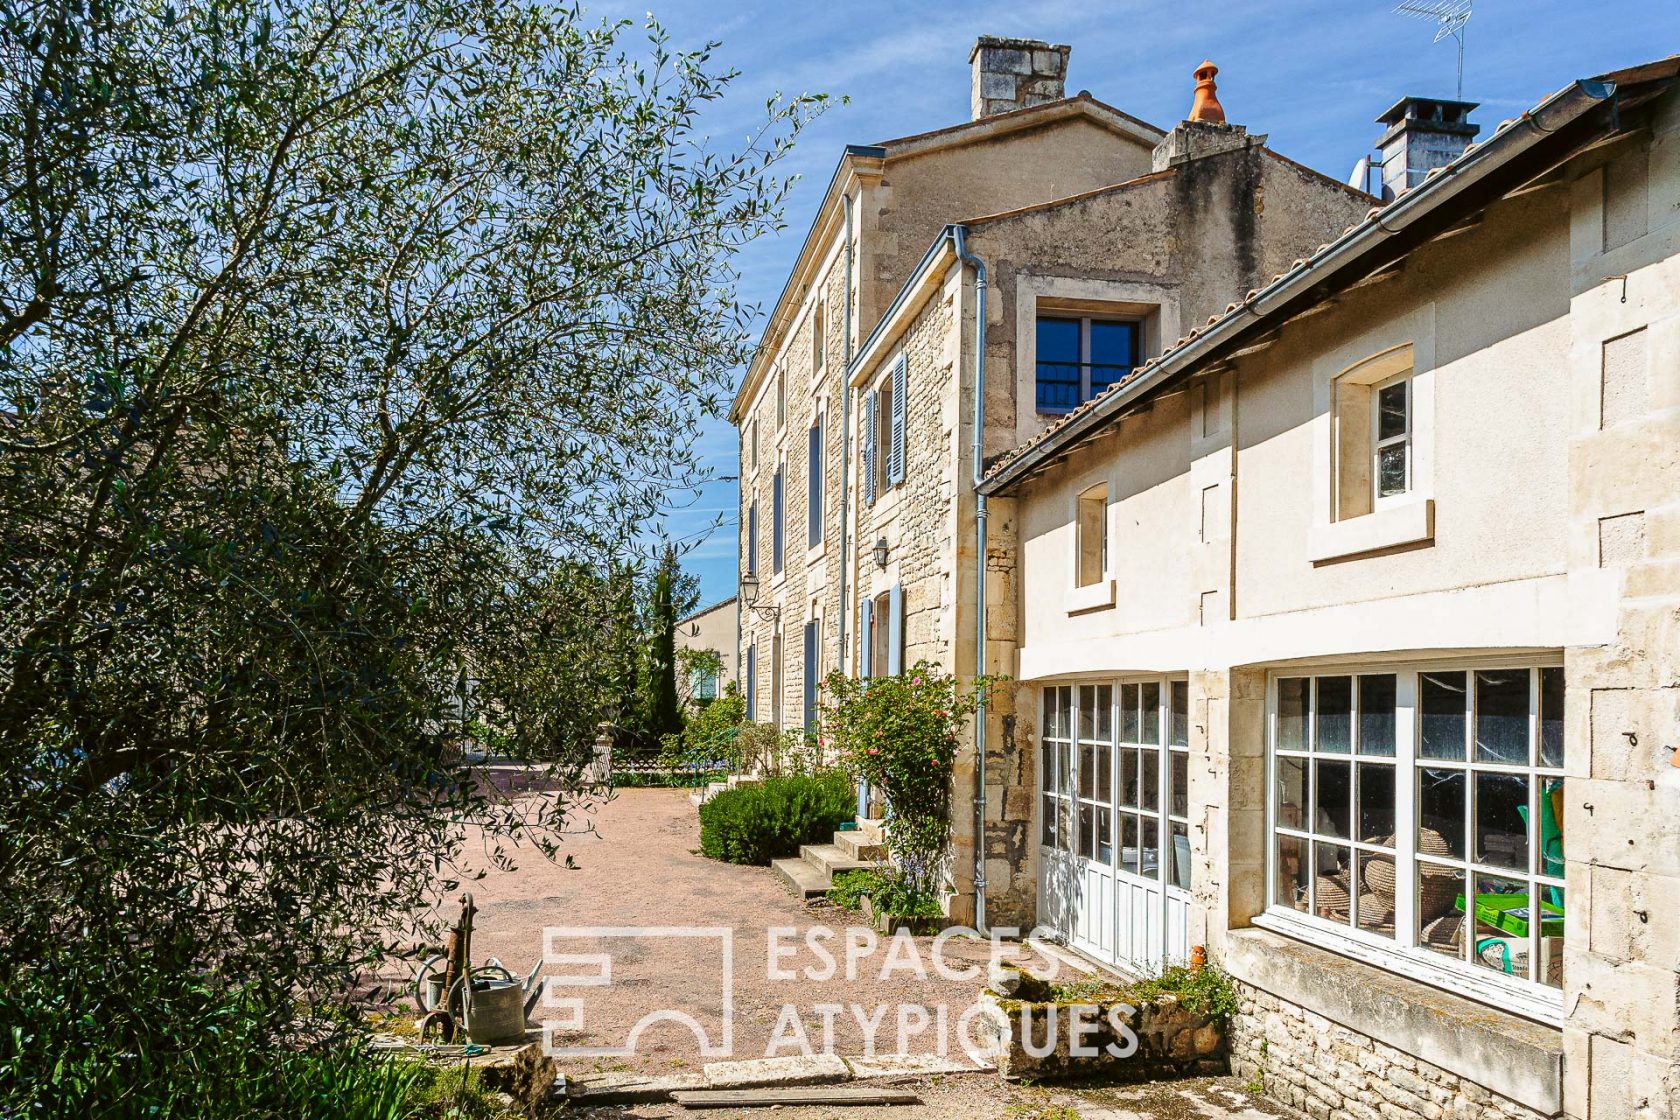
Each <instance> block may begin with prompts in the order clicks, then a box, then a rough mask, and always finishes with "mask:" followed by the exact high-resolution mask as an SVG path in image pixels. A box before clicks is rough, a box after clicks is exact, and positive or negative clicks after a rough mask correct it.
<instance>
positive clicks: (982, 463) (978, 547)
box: [951, 226, 988, 933]
mask: <svg viewBox="0 0 1680 1120" xmlns="http://www.w3.org/2000/svg"><path fill="white" fill-rule="evenodd" d="M967 232H968V231H967V229H966V228H965V227H963V226H952V227H951V236H952V240H953V243H954V246H955V248H956V251H957V260H958V261H960V262H961V263H962V264H965V265H973V266H974V436H973V438H974V535H975V561H974V568H975V572H974V672H975V674H976V675H977V676H978V675H980V674H983V673H984V672H985V671H986V495H984V494H982V493H980V483H981V481H982V479H984V478H985V474H986V451H985V447H986V444H985V440H986V262H985V261H982V260H981V259H980V258H979V257H976V256H972V255H971V254H970V253H969V251H968V245H967V241H966V235H967ZM987 714H988V713H987V707H986V702H985V699H984V698H982V699H981V702H980V706H979V708H978V709H976V711H975V713H974V928H975V929H976V930H977V931H979V932H980V933H985V932H986V716H987Z"/></svg>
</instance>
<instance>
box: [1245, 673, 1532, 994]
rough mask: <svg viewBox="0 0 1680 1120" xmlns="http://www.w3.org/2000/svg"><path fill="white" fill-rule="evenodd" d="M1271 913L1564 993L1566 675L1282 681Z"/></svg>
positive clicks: (1345, 676) (1274, 736) (1275, 740)
mask: <svg viewBox="0 0 1680 1120" xmlns="http://www.w3.org/2000/svg"><path fill="white" fill-rule="evenodd" d="M1270 772H1271V786H1272V804H1271V806H1270V812H1271V823H1272V833H1273V845H1272V851H1271V861H1272V875H1271V899H1270V902H1271V905H1272V907H1273V908H1274V909H1281V910H1293V911H1296V912H1298V913H1299V914H1301V915H1304V916H1306V918H1307V919H1308V920H1309V921H1311V922H1312V923H1313V924H1315V925H1327V926H1336V927H1343V928H1345V929H1347V930H1348V931H1349V933H1350V935H1351V936H1354V937H1356V938H1360V937H1363V938H1369V939H1375V940H1374V941H1373V943H1374V944H1384V943H1387V944H1392V945H1393V946H1394V947H1395V948H1396V949H1397V950H1399V951H1400V952H1401V953H1403V954H1404V955H1405V956H1408V957H1411V958H1414V959H1417V960H1422V961H1433V962H1436V963H1437V964H1444V965H1445V966H1446V967H1447V968H1449V969H1469V970H1471V971H1472V973H1473V974H1477V975H1483V976H1488V975H1492V976H1498V977H1505V978H1508V979H1509V980H1510V981H1511V982H1513V983H1518V982H1520V984H1519V986H1528V987H1532V988H1538V987H1540V986H1547V987H1551V988H1559V987H1561V986H1562V981H1563V915H1564V882H1563V869H1564V865H1563V853H1564V838H1563V670H1562V669H1561V668H1557V667H1554V666H1541V667H1536V666H1516V667H1502V666H1486V667H1475V668H1456V667H1454V668H1441V669H1433V668H1425V669H1405V670H1385V671H1359V672H1347V673H1325V674H1320V675H1316V676H1305V675H1303V676H1284V677H1280V678H1278V679H1277V680H1276V682H1275V684H1274V689H1273V699H1272V719H1271V756H1270Z"/></svg>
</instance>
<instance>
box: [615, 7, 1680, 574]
mask: <svg viewBox="0 0 1680 1120" xmlns="http://www.w3.org/2000/svg"><path fill="white" fill-rule="evenodd" d="M648 6H650V4H649V0H642V2H641V3H639V4H632V3H628V2H614V3H593V4H590V5H589V11H590V15H592V16H603V17H604V16H608V15H611V16H623V17H627V18H631V19H637V20H639V19H641V18H642V17H643V16H644V14H645V12H646V9H647V7H648ZM1393 6H1394V5H1393V0H1353V2H1351V3H1349V2H1334V3H1332V2H1329V0H1271V2H1269V3H1265V4H1247V5H1244V4H1231V3H1228V2H1218V3H1214V2H1211V0H1122V2H1115V0H1110V2H1106V3H1105V2H1100V0H1098V2H1092V0H1026V2H1024V3H1019V4H1008V5H1005V4H1000V3H979V4H970V5H963V6H953V5H951V4H950V3H948V2H935V0H857V2H856V3H853V4H850V5H848V6H847V7H846V8H845V9H844V10H843V11H842V10H840V9H836V8H832V7H830V8H823V7H810V6H807V7H805V8H802V9H790V8H789V6H788V4H787V3H786V0H737V2H732V3H718V2H717V0H672V2H669V3H667V2H663V0H651V7H652V8H653V13H654V15H656V16H657V17H658V18H659V19H660V20H661V22H663V23H664V24H665V25H666V27H667V28H668V29H669V30H670V31H671V34H672V37H673V39H674V40H675V42H676V44H677V45H678V46H679V47H680V46H697V45H699V44H700V43H702V42H704V41H706V40H709V39H720V40H722V43H723V45H722V47H721V48H720V49H719V51H718V54H717V58H718V60H719V62H720V63H721V64H722V65H724V66H729V67H734V68H737V69H739V70H740V71H741V72H742V74H741V78H740V79H739V81H738V82H737V84H736V86H735V87H734V88H733V89H732V90H731V92H730V94H729V95H728V96H726V97H725V98H724V100H723V101H722V102H720V103H718V104H717V105H716V106H714V107H713V111H711V112H710V113H709V114H708V115H707V117H706V119H705V120H704V121H703V125H704V128H705V130H706V131H707V132H709V133H710V134H711V135H712V136H714V137H716V138H718V139H717V143H718V144H720V145H723V144H729V143H739V141H740V138H741V137H743V136H745V135H746V133H747V132H748V131H749V130H750V129H751V128H752V127H753V126H754V124H755V123H756V122H758V121H760V120H762V112H763V102H764V99H765V98H766V97H768V96H769V95H770V94H771V93H772V92H774V91H777V90H781V91H783V92H786V93H798V92H806V91H813V92H814V91H823V92H828V93H833V94H837V95H838V94H844V95H847V96H849V98H850V103H849V104H846V105H844V106H837V107H835V108H834V109H833V110H832V111H830V112H829V113H828V115H826V116H825V117H823V118H822V119H821V120H819V121H818V122H816V124H815V125H813V126H812V127H811V129H810V130H809V131H808V132H807V133H806V135H805V136H804V137H803V138H802V139H801V142H800V144H799V146H798V147H797V148H796V150H795V152H794V154H793V156H792V157H791V158H790V159H789V160H788V162H787V163H786V164H785V165H784V166H783V167H782V169H781V170H782V172H783V173H784V174H787V173H798V174H800V175H801V176H802V181H801V182H800V183H799V185H798V186H797V187H796V188H795V190H794V193H793V195H792V198H791V199H790V203H789V206H788V212H787V220H788V227H787V231H786V232H785V233H784V234H783V235H782V236H781V237H779V238H776V239H774V240H766V241H761V242H758V243H755V244H753V245H751V246H749V247H748V249H747V250H746V251H745V252H744V253H743V254H742V256H741V258H740V261H739V264H740V266H741V268H742V270H743V284H742V295H743V297H744V298H745V299H746V300H747V301H749V302H755V303H758V304H759V305H760V306H761V307H762V308H764V309H765V310H766V311H767V310H768V309H769V306H770V303H771V301H772V300H774V299H775V297H776V295H777V293H778V292H779V291H780V290H781V286H782V283H783V281H784V280H785V279H786V278H787V270H788V269H789V268H790V267H791V266H792V262H793V258H794V256H795V255H796V254H797V253H798V251H799V245H800V243H801V241H802V240H803V239H804V236H805V231H806V229H807V228H808V226H809V225H810V222H811V220H812V218H813V216H814V211H815V208H816V206H817V204H818V203H819V202H820V200H821V195H822V190H823V188H824V187H825V186H826V185H827V182H828V175H829V172H830V171H831V170H832V169H833V167H834V164H835V161H836V159H838V157H839V154H840V150H841V147H842V145H844V144H845V143H848V142H854V143H873V142H877V141H880V140H884V139H888V138H890V137H894V136H905V135H909V134H912V133H916V132H922V131H925V130H927V129H931V128H938V127H941V126H943V125H948V124H952V123H954V122H957V121H961V120H964V119H966V118H967V116H968V101H969V90H968V83H969V73H968V65H967V63H968V50H969V47H970V46H971V45H972V43H973V40H974V37H975V36H976V35H979V34H997V35H1023V36H1030V37H1033V38H1040V39H1047V40H1050V41H1052V42H1064V43H1070V44H1072V46H1073V55H1072V58H1071V61H1070V65H1069V74H1068V88H1069V90H1070V91H1072V90H1078V89H1089V90H1091V92H1092V93H1094V94H1095V95H1096V96H1097V97H1100V98H1102V99H1103V100H1105V101H1108V102H1110V103H1112V104H1114V105H1117V106H1119V107H1120V108H1121V109H1124V110H1125V111H1127V112H1129V113H1132V114H1134V115H1136V116H1139V117H1142V118H1143V119H1145V120H1149V121H1153V122H1155V123H1157V124H1160V125H1163V126H1166V125H1170V124H1171V123H1172V122H1174V121H1175V120H1177V119H1178V118H1179V117H1180V115H1182V114H1183V112H1184V111H1185V110H1186V109H1187V108H1188V107H1189V104H1190V95H1191V85H1192V83H1191V78H1190V71H1191V70H1192V69H1194V68H1195V66H1196V64H1197V63H1199V62H1200V61H1201V60H1202V59H1203V58H1204V57H1206V58H1212V59H1213V60H1214V61H1215V62H1217V63H1218V64H1219V66H1220V68H1221V73H1220V77H1219V88H1220V98H1221V100H1222V101H1223V102H1224V104H1225V107H1226V109H1227V111H1229V112H1230V114H1231V119H1232V120H1234V121H1237V122H1239V123H1242V124H1245V125H1247V126H1248V127H1249V128H1250V130H1252V131H1254V132H1261V133H1267V134H1268V135H1269V136H1270V143H1271V145H1272V147H1273V148H1275V149H1277V150H1278V151H1281V152H1284V153H1286V154H1288V155H1290V156H1292V157H1294V158H1296V159H1299V160H1301V161H1303V162H1305V163H1307V164H1309V165H1311V166H1313V167H1317V168H1319V169H1320V170H1322V171H1324V172H1326V173H1328V174H1330V175H1333V176H1335V177H1337V178H1342V177H1344V176H1345V175H1346V174H1347V172H1348V170H1349V169H1350V168H1351V167H1352V166H1353V164H1354V161H1355V160H1357V159H1358V158H1359V157H1360V156H1361V155H1362V154H1364V153H1365V151H1366V150H1367V149H1368V148H1369V146H1370V145H1371V143H1372V142H1373V141H1374V140H1375V139H1376V135H1377V127H1376V125H1375V124H1374V123H1373V118H1374V117H1375V116H1376V115H1377V114H1378V113H1379V112H1381V111H1382V110H1383V109H1385V108H1387V107H1388V105H1390V104H1391V103H1392V102H1393V101H1395V100H1396V99H1397V98H1398V97H1400V96H1401V95H1402V94H1410V93H1422V94H1435V95H1442V94H1446V95H1450V94H1451V93H1452V91H1453V83H1454V69H1455V58H1454V52H1453V50H1452V49H1451V45H1450V44H1446V43H1442V44H1434V43H1432V42H1431V41H1430V40H1431V33H1430V29H1429V28H1428V27H1427V26H1425V25H1422V24H1419V23H1417V22H1415V21H1412V20H1407V19H1404V18H1402V17H1400V16H1397V15H1394V14H1393V13H1392V11H1391V9H1392V8H1393ZM1467 33H1468V37H1467V51H1466V55H1467V57H1466V63H1465V80H1464V86H1465V96H1466V97H1467V98H1470V99H1472V100H1477V101H1480V102H1482V104H1483V108H1482V111H1481V112H1480V113H1479V114H1478V115H1477V119H1478V120H1479V121H1480V123H1481V124H1482V126H1483V128H1484V130H1488V131H1491V129H1492V127H1493V126H1494V125H1495V124H1496V123H1498V121H1499V119H1500V118H1502V117H1509V116H1513V115H1515V114H1516V113H1517V112H1519V111H1520V110H1521V109H1523V108H1525V107H1527V106H1529V105H1532V104H1534V103H1535V102H1536V101H1538V100H1539V99H1540V98H1542V97H1544V96H1545V95H1546V94H1547V93H1549V92H1551V91H1552V90H1555V89H1558V88H1559V87H1561V86H1563V85H1566V84H1567V83H1568V82H1570V81H1571V80H1573V79H1575V78H1578V77H1583V76H1586V75H1591V74H1597V73H1601V72H1603V71H1605V70H1610V69H1614V68H1616V67H1618V66H1625V65H1629V64H1631V63H1634V62H1639V61H1644V60H1647V59H1650V58H1654V57H1657V56H1660V55H1663V54H1667V53H1669V52H1671V51H1673V50H1675V49H1677V47H1680V5H1675V4H1673V3H1672V2H1671V0H1600V2H1598V3H1594V4H1581V3H1579V2H1578V0H1478V3H1477V6H1476V13H1475V15H1474V17H1473V18H1472V19H1471V21H1470V24H1469V27H1468V29H1467ZM700 447H701V453H702V454H703V455H704V456H705V458H706V460H707V461H708V462H710V463H712V464H713V466H714V468H715V469H716V471H717V473H718V474H719V475H725V476H729V475H733V474H735V473H736V470H737V468H738V464H737V462H736V458H737V454H738V444H737V442H736V438H735V435H734V433H733V430H732V429H730V428H729V427H728V426H727V425H721V424H714V425H709V426H708V427H707V428H706V430H705V431H704V432H703V433H702V436H701V445H700ZM733 492H734V491H733V486H732V485H727V484H725V485H721V487H720V485H719V484H714V485H713V486H711V487H707V488H706V489H705V491H704V492H703V496H702V497H700V498H698V499H697V500H696V501H695V502H694V504H693V505H692V506H691V507H690V508H687V509H685V510H683V511H682V513H681V514H680V515H679V516H675V517H673V518H670V519H668V524H667V529H668V531H671V532H673V533H674V534H676V535H682V534H683V533H687V532H692V531H695V530H698V529H702V528H704V526H705V525H706V524H707V523H708V521H709V520H710V519H711V518H713V517H716V516H717V514H716V513H713V512H702V510H703V509H704V510H713V509H716V508H719V507H723V506H730V505H732V495H733ZM685 526H686V528H685ZM735 555H736V554H735V533H734V529H733V527H726V528H724V529H719V530H717V531H715V532H713V533H712V534H711V535H710V536H709V537H707V538H705V540H704V543H703V544H701V545H700V547H699V548H697V549H696V551H695V553H694V555H693V556H692V557H691V558H690V561H689V563H690V567H691V569H692V570H694V571H695V572H696V573H698V574H699V575H700V576H701V579H702V581H703V584H704V587H705V594H706V595H707V596H708V598H710V597H714V596H715V597H719V598H721V597H723V596H724V595H727V594H729V593H730V591H731V589H732V588H733V587H734V585H735Z"/></svg>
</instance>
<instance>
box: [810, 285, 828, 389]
mask: <svg viewBox="0 0 1680 1120" xmlns="http://www.w3.org/2000/svg"><path fill="white" fill-rule="evenodd" d="M824 318H825V317H824V315H823V301H822V299H821V298H820V297H819V298H818V300H817V305H816V307H815V308H814V309H813V310H812V311H811V376H812V377H815V376H816V375H817V374H819V373H821V372H822V371H823V360H824V358H825V357H826V356H827V351H828V339H827V337H826V336H825V335H824V332H823V325H824V324H823V319H824Z"/></svg>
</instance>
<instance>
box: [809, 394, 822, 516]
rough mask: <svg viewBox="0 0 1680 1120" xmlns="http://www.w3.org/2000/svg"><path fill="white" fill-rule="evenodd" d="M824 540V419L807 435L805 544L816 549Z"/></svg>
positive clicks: (819, 419) (820, 418)
mask: <svg viewBox="0 0 1680 1120" xmlns="http://www.w3.org/2000/svg"><path fill="white" fill-rule="evenodd" d="M822 539H823V419H822V413H820V412H819V413H817V418H816V421H815V422H814V423H813V424H812V425H811V427H810V430H809V431H807V432H806V433H805V544H806V545H807V546H808V547H810V548H815V547H817V546H818V545H819V544H821V543H822Z"/></svg>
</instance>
